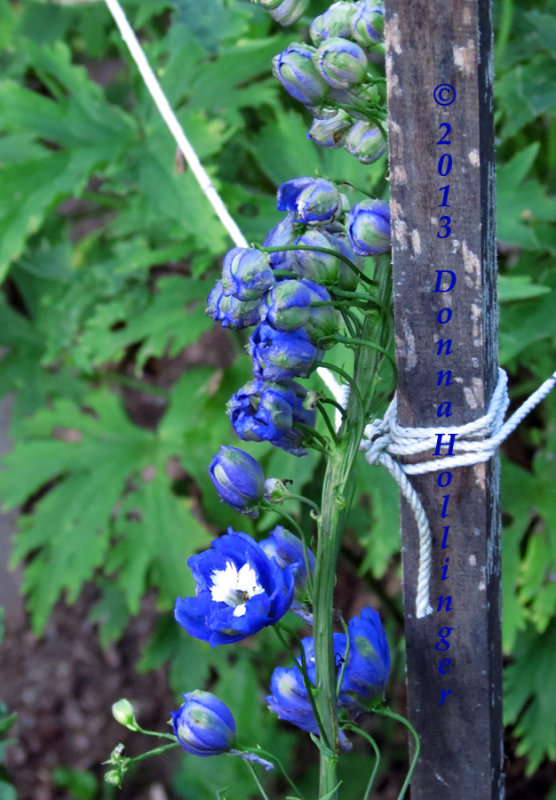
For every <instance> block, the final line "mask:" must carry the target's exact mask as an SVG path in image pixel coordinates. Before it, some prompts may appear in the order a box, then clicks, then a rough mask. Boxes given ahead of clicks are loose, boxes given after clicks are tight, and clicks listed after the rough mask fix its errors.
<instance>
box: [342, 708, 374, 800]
mask: <svg viewBox="0 0 556 800" xmlns="http://www.w3.org/2000/svg"><path fill="white" fill-rule="evenodd" d="M344 727H345V728H347V729H348V730H351V731H355V732H356V733H358V734H359V736H362V737H363V738H364V739H366V740H367V741H368V742H369V744H370V745H371V747H372V748H373V751H374V754H375V757H376V760H375V765H374V767H373V771H372V772H371V777H370V778H369V782H368V784H367V788H366V790H365V794H364V796H363V800H368V798H369V796H370V794H371V789H372V788H373V783H374V780H375V778H376V773H377V772H378V767H379V764H380V750H379V749H378V745H377V743H376V742H375V740H374V739H373V737H372V736H371V735H370V734H368V733H367V732H366V731H364V730H362V728H360V727H359V725H356V724H355V723H354V722H348V723H347V725H345V726H344Z"/></svg>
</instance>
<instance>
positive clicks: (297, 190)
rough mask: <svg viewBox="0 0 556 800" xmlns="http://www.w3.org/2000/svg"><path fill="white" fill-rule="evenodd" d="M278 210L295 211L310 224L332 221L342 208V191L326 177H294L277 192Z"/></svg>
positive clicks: (302, 219)
mask: <svg viewBox="0 0 556 800" xmlns="http://www.w3.org/2000/svg"><path fill="white" fill-rule="evenodd" d="M276 197H277V203H276V208H277V209H278V211H293V212H295V213H296V214H297V217H298V218H299V219H300V220H301V221H303V222H306V223H307V224H308V225H321V224H325V223H327V222H331V221H332V220H334V219H335V218H336V216H337V215H338V214H339V213H340V211H341V210H342V198H341V195H340V192H339V191H338V189H337V188H336V186H334V184H333V183H332V182H331V181H327V180H325V179H324V178H293V179H292V180H291V181H286V182H285V183H283V184H282V185H281V186H280V187H279V188H278V192H277V194H276Z"/></svg>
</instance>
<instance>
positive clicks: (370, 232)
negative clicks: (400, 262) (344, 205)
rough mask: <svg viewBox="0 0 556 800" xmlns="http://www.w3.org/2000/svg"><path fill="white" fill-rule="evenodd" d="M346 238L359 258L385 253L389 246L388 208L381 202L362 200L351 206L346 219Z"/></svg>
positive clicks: (386, 204)
mask: <svg viewBox="0 0 556 800" xmlns="http://www.w3.org/2000/svg"><path fill="white" fill-rule="evenodd" d="M347 227H348V236H349V241H350V243H351V246H352V247H353V249H354V251H355V252H356V253H357V254H358V255H360V256H375V255H378V254H379V253H386V251H387V250H389V249H390V246H391V241H390V237H391V230H390V206H389V205H388V203H384V202H383V201H382V200H363V201H362V202H361V203H357V204H356V205H354V206H353V208H352V209H351V211H350V212H349V215H348V219H347Z"/></svg>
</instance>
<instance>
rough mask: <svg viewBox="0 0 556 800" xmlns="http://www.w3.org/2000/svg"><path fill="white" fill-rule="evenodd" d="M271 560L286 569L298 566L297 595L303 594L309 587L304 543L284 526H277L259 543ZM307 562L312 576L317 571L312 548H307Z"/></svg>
mask: <svg viewBox="0 0 556 800" xmlns="http://www.w3.org/2000/svg"><path fill="white" fill-rule="evenodd" d="M259 544H260V546H261V547H262V549H263V550H264V551H265V553H266V554H267V556H268V557H269V558H272V559H274V561H275V562H276V563H277V564H278V566H280V567H282V569H285V568H286V567H288V566H292V565H297V570H296V573H295V589H296V593H299V594H301V593H302V592H303V591H304V590H305V587H306V586H307V567H306V566H305V556H304V553H303V542H302V541H301V539H299V538H298V537H297V536H294V534H293V533H290V531H288V530H286V528H284V527H282V525H277V526H276V528H274V530H272V531H271V532H270V534H269V535H268V537H267V538H266V539H263V540H262V541H261V542H259ZM307 561H308V563H309V569H310V570H311V574H312V573H313V572H314V571H315V556H314V554H313V551H312V550H311V548H310V547H308V548H307Z"/></svg>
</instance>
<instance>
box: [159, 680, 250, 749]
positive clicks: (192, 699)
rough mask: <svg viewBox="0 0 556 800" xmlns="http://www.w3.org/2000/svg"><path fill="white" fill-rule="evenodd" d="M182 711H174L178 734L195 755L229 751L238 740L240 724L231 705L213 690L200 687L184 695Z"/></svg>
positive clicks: (182, 744)
mask: <svg viewBox="0 0 556 800" xmlns="http://www.w3.org/2000/svg"><path fill="white" fill-rule="evenodd" d="M183 699H184V700H185V702H184V703H183V705H182V706H181V708H180V709H179V711H172V726H173V728H174V734H175V736H176V738H177V740H178V742H179V743H180V744H181V746H182V747H183V749H184V750H186V751H187V752H188V753H192V754H193V755H194V756H217V755H219V754H220V753H227V752H228V751H229V750H230V749H231V748H232V746H233V744H234V742H235V739H236V724H235V721H234V718H233V716H232V712H231V711H230V709H229V708H228V706H227V705H226V704H225V703H223V702H222V700H220V699H219V698H218V697H216V695H214V694H212V693H211V692H203V691H200V690H199V689H198V690H196V691H194V692H187V693H186V694H184V695H183Z"/></svg>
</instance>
